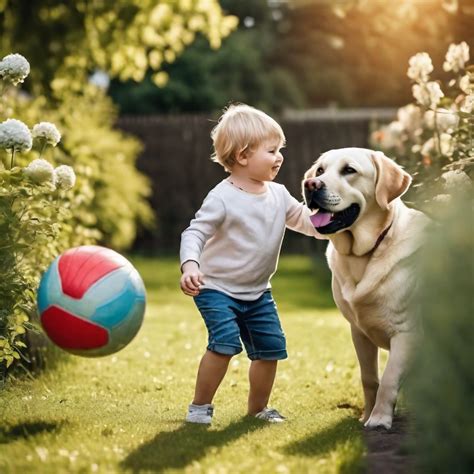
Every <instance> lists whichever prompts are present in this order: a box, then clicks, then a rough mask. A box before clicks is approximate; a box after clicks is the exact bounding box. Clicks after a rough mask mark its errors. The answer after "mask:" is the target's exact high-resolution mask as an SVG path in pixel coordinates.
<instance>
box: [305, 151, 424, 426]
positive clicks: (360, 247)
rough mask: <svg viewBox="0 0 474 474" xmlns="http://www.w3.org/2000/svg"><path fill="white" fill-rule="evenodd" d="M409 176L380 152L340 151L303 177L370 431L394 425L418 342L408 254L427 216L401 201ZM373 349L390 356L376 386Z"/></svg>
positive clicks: (410, 255) (418, 240)
mask: <svg viewBox="0 0 474 474" xmlns="http://www.w3.org/2000/svg"><path fill="white" fill-rule="evenodd" d="M410 182H411V177H410V175H409V174H407V173H406V172H405V171H404V170H403V169H402V168H401V167H400V166H398V165H397V164H396V163H395V162H394V161H392V160H391V159H389V158H387V157H386V156H385V155H383V153H381V152H374V151H372V150H367V149H364V148H342V149H338V150H331V151H328V152H326V153H324V154H323V155H321V156H320V158H319V159H318V160H317V161H316V162H315V163H314V165H313V166H312V167H311V168H310V169H309V170H308V171H307V172H306V174H305V179H304V181H303V194H304V198H305V201H306V204H307V206H308V207H309V208H311V209H313V210H316V213H315V214H313V215H312V216H311V221H312V222H313V225H314V226H315V228H316V230H317V231H318V232H319V233H320V234H325V235H327V236H328V238H329V240H330V243H329V245H328V249H327V259H328V263H329V267H330V268H331V271H332V291H333V295H334V300H335V302H336V304H337V306H338V308H339V309H340V310H341V312H342V313H343V315H344V316H345V318H346V319H347V320H348V321H349V323H350V325H351V331H352V340H353V342H354V346H355V349H356V353H357V357H358V359H359V364H360V370H361V378H362V386H363V389H364V397H365V410H364V415H363V418H362V419H361V420H362V421H363V422H364V423H365V426H366V427H368V428H375V427H378V426H383V427H385V428H387V429H389V428H390V427H391V426H392V418H393V410H394V406H395V402H396V399H397V394H398V389H399V385H400V381H401V378H402V376H403V373H404V371H405V368H406V366H407V363H408V361H409V357H410V353H411V352H412V350H413V347H414V345H415V344H416V340H417V333H418V321H417V318H416V315H415V314H414V310H413V307H412V302H413V296H414V290H415V288H416V286H417V280H416V275H415V271H414V262H413V257H414V254H415V253H416V251H417V249H418V248H419V247H420V245H421V241H422V236H423V233H424V230H425V228H426V226H427V225H428V223H429V222H430V221H429V219H428V218H427V217H426V216H425V215H424V214H423V213H421V212H419V211H416V210H414V209H409V208H408V207H406V206H405V204H403V202H402V201H401V199H400V196H402V194H403V193H405V191H406V190H407V189H408V187H409V185H410ZM378 348H383V349H387V350H389V351H390V355H389V359H388V362H387V366H386V368H385V371H384V373H383V376H382V378H381V380H380V381H379V375H378Z"/></svg>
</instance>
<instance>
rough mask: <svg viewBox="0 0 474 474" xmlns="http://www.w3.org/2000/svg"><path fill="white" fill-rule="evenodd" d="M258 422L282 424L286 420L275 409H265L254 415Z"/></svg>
mask: <svg viewBox="0 0 474 474" xmlns="http://www.w3.org/2000/svg"><path fill="white" fill-rule="evenodd" d="M255 418H258V419H259V420H265V421H269V422H270V423H282V422H283V421H285V420H286V418H285V417H284V416H283V415H280V413H278V411H277V410H275V408H268V407H265V408H264V409H263V410H262V411H260V412H258V413H257V414H256V415H255Z"/></svg>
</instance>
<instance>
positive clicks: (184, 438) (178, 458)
mask: <svg viewBox="0 0 474 474" xmlns="http://www.w3.org/2000/svg"><path fill="white" fill-rule="evenodd" d="M265 426H268V423H265V422H262V421H259V420H255V419H253V418H250V417H243V418H241V419H240V420H238V421H236V422H234V423H231V424H230V425H229V426H227V427H226V428H224V429H223V430H219V431H215V430H210V429H209V428H208V427H207V426H206V425H198V424H192V423H184V424H183V425H182V426H180V427H179V428H178V429H176V430H174V431H167V432H163V433H159V434H158V435H156V436H155V438H153V439H152V440H150V441H148V442H146V443H144V444H142V445H141V446H139V447H138V448H137V449H136V450H135V451H133V452H132V453H130V454H129V455H128V456H127V457H126V458H125V459H124V460H123V461H122V462H121V463H120V465H121V467H122V468H125V469H130V470H131V471H132V472H141V471H152V472H163V471H165V470H166V469H180V468H184V467H186V466H187V465H189V464H191V463H192V462H193V461H198V460H199V459H201V458H203V457H204V456H205V455H206V454H207V453H208V452H209V451H210V450H211V449H213V448H220V447H223V446H225V445H226V444H229V443H231V442H232V441H234V440H236V439H237V438H239V437H240V436H242V435H245V434H247V433H250V432H252V431H255V430H256V429H261V428H263V427H265Z"/></svg>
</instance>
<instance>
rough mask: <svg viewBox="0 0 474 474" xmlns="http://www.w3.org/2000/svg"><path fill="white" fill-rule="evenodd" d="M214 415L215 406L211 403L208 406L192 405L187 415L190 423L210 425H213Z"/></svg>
mask: <svg viewBox="0 0 474 474" xmlns="http://www.w3.org/2000/svg"><path fill="white" fill-rule="evenodd" d="M212 415H214V406H213V405H210V404H209V403H208V404H206V405H194V404H193V403H191V404H190V405H189V408H188V414H187V415H186V421H187V422H188V423H203V424H206V425H210V424H211V423H212Z"/></svg>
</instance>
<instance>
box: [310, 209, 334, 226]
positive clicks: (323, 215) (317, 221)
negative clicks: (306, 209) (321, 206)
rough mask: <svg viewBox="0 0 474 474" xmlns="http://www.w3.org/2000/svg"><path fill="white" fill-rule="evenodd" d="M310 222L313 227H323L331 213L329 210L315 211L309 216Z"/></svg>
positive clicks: (328, 220) (327, 222)
mask: <svg viewBox="0 0 474 474" xmlns="http://www.w3.org/2000/svg"><path fill="white" fill-rule="evenodd" d="M310 219H311V222H312V224H313V225H314V227H324V226H325V225H328V224H329V222H330V221H331V213H330V212H317V213H316V214H313V215H312V216H310Z"/></svg>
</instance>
